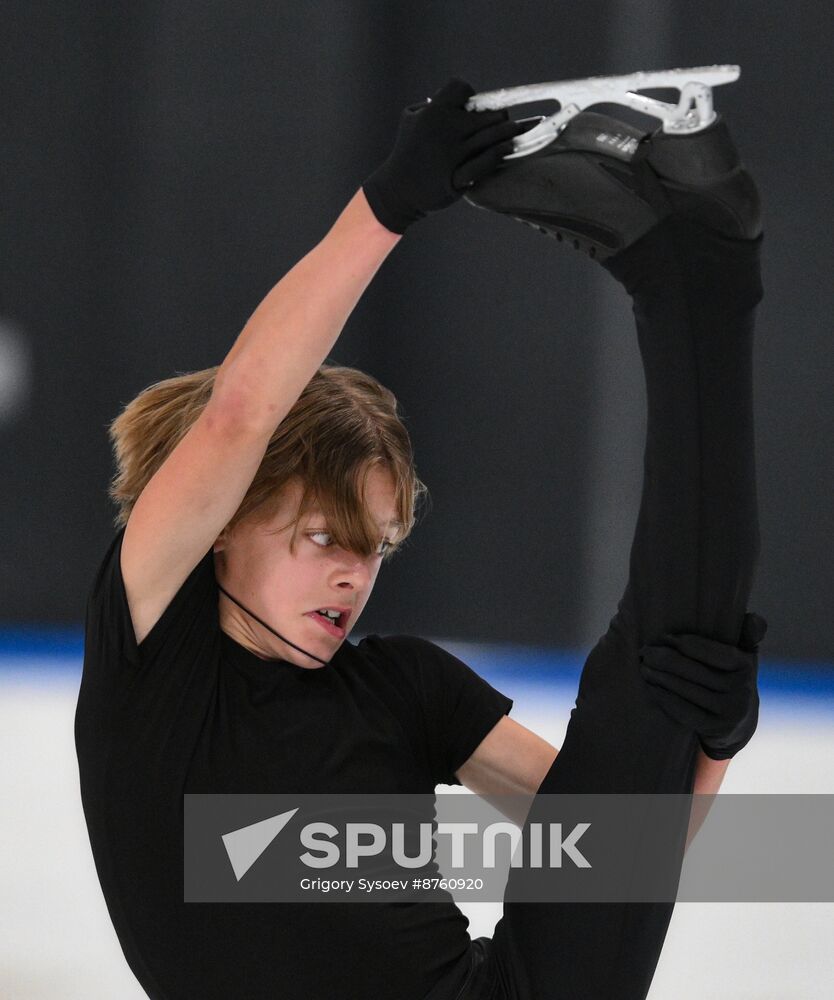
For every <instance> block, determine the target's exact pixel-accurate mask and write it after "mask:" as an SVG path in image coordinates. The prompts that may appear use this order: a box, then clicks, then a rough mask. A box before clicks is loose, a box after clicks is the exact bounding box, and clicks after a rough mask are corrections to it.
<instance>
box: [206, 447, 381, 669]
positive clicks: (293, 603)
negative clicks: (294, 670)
mask: <svg viewBox="0 0 834 1000" xmlns="http://www.w3.org/2000/svg"><path fill="white" fill-rule="evenodd" d="M301 496H302V487H301V484H300V483H293V484H291V485H290V486H288V487H287V489H286V490H285V492H284V494H283V497H282V502H281V506H280V508H279V509H278V511H277V513H276V514H275V516H274V517H273V518H271V519H270V520H269V521H268V522H266V523H265V524H261V525H252V524H248V523H246V522H244V523H241V524H239V525H237V526H236V528H235V529H234V531H232V532H224V533H223V534H222V535H221V536H220V537H219V538H218V539H217V541H216V542H215V544H214V553H215V572H216V575H217V580H218V582H219V583H220V584H221V586H223V587H224V589H226V590H228V592H229V593H230V594H231V595H232V596H233V597H234V598H235V599H236V600H238V601H239V602H240V603H241V604H243V605H244V606H245V607H247V608H248V609H249V610H250V611H252V612H254V614H256V615H257V616H258V618H261V619H263V621H265V622H267V623H268V624H269V625H270V626H271V627H272V628H274V629H275V630H276V632H280V633H281V635H283V636H284V637H285V638H287V639H288V640H290V642H293V643H295V645H296V646H300V647H301V648H302V649H305V650H308V651H309V652H310V653H313V654H314V655H315V656H317V657H320V658H321V659H322V660H325V661H327V660H330V659H331V657H332V656H333V654H334V653H335V652H336V650H337V649H338V648H339V646H341V644H342V643H343V642H344V640H345V639H346V638H347V635H348V633H349V632H350V631H351V629H352V628H353V627H354V625H355V624H356V621H357V619H358V618H359V615H360V614H361V613H362V610H363V609H364V607H365V605H366V604H367V602H368V598H369V597H370V596H371V591H372V590H373V586H374V583H375V582H376V578H377V574H378V573H379V569H380V566H381V564H382V556H383V554H384V552H385V551H386V550H387V545H386V543H391V542H393V541H395V540H396V537H397V530H398V521H397V507H396V495H395V485H394V480H393V478H392V477H391V474H390V473H389V472H388V471H387V470H385V469H381V468H379V467H378V466H374V467H372V469H371V471H370V472H369V474H368V477H367V480H366V486H365V501H366V504H367V506H368V509H369V510H370V512H371V514H372V516H373V519H374V521H375V523H376V525H377V528H378V529H379V535H378V540H379V545H378V547H377V551H376V553H374V554H372V555H369V556H364V557H363V556H360V555H357V554H356V553H353V552H348V551H346V550H345V549H341V548H339V547H338V546H337V545H336V543H335V542H334V541H333V539H332V537H331V536H330V535H329V534H327V523H326V521H325V518H324V515H323V514H322V513H320V512H319V511H315V510H314V511H312V512H311V513H309V514H307V515H306V516H305V517H304V518H302V520H301V521H300V522H299V525H298V536H297V540H296V550H295V554H293V553H292V552H291V551H290V538H291V536H292V527H291V526H286V527H284V528H283V529H282V530H280V531H276V529H277V528H279V527H280V526H281V525H288V522H289V521H290V519H291V518H293V517H294V516H295V515H296V514H297V512H298V509H299V504H300V501H301ZM319 608H322V609H323V608H347V609H349V612H348V613H347V614H346V615H345V616H344V617H342V618H340V620H339V622H338V624H339V625H340V626H342V628H341V630H340V631H339V632H337V631H336V630H334V629H333V628H332V627H331V626H328V625H327V624H326V623H323V622H322V621H321V617H320V616H319V615H317V614H315V613H314V614H312V615H311V612H315V611H316V610H317V609H319ZM220 624H221V627H222V628H223V631H224V632H227V633H228V634H229V635H230V636H231V637H232V638H233V639H235V640H236V641H237V642H239V643H240V644H241V645H243V646H245V647H246V648H248V649H249V650H250V651H252V652H254V653H256V654H257V655H258V656H260V657H262V658H264V659H282V660H289V661H290V662H291V663H294V664H296V665H298V666H301V667H311V668H314V667H320V666H322V664H320V663H319V662H318V661H317V660H314V659H313V658H312V657H310V656H307V655H305V654H304V653H302V652H300V651H299V650H296V649H294V648H293V647H292V646H290V645H289V644H288V643H286V642H283V641H282V640H281V639H279V638H278V637H277V636H276V635H273V633H272V632H270V631H269V630H268V629H265V628H264V627H263V626H262V625H260V624H259V623H258V622H257V621H255V620H254V619H253V618H252V617H251V616H250V615H248V614H246V612H245V611H243V610H242V609H240V608H239V607H238V606H237V605H236V604H234V603H233V602H231V601H229V600H228V599H227V598H226V597H225V596H224V595H222V594H221V595H220Z"/></svg>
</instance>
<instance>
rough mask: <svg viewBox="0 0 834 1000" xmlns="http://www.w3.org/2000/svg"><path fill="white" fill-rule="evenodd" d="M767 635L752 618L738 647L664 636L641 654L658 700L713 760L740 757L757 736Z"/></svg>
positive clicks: (761, 622)
mask: <svg viewBox="0 0 834 1000" xmlns="http://www.w3.org/2000/svg"><path fill="white" fill-rule="evenodd" d="M765 632H767V622H766V621H765V620H764V618H762V617H761V616H760V615H757V614H746V615H745V616H744V621H743V624H742V627H741V634H740V636H739V641H738V645H737V646H733V645H730V644H729V643H723V642H717V641H716V640H714V639H707V638H705V637H704V636H701V635H664V636H663V637H662V638H661V640H660V642H659V643H658V644H656V645H651V646H643V648H642V649H641V650H640V662H641V667H640V673H641V674H642V675H643V678H644V679H645V681H646V683H647V685H648V691H649V695H650V696H651V698H652V700H653V701H654V702H655V703H656V704H658V705H659V706H660V707H661V708H662V709H663V711H664V712H666V714H667V715H669V716H671V718H673V719H675V720H676V721H677V722H680V723H681V724H682V725H683V726H686V728H687V729H692V730H694V731H695V732H696V733H697V734H698V738H699V740H700V743H701V748H702V749H703V751H704V753H705V754H706V755H707V756H708V757H712V759H713V760H729V758H730V757H734V756H735V755H736V754H737V753H738V752H739V750H741V749H742V747H744V746H745V745H746V744H747V743H748V741H749V740H750V738H751V737H752V735H753V733H754V732H755V731H756V724H757V722H758V719H759V692H758V689H757V687H756V679H757V675H758V665H759V660H758V644H759V642H761V640H762V639H763V638H764V635H765Z"/></svg>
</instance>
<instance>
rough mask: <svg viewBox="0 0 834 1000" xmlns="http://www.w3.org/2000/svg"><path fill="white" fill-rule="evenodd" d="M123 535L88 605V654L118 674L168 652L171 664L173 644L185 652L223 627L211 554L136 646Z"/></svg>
mask: <svg viewBox="0 0 834 1000" xmlns="http://www.w3.org/2000/svg"><path fill="white" fill-rule="evenodd" d="M124 532H125V529H124V527H122V528H121V529H120V530H119V531H118V533H117V534H116V536H115V537H114V538H113V540H112V542H111V543H110V546H109V547H108V549H107V552H106V554H105V556H104V558H103V560H102V562H101V564H100V566H99V569H98V572H97V573H96V576H95V579H94V581H93V585H92V587H91V590H90V593H89V597H88V601H87V626H86V640H85V645H86V647H87V649H86V652H87V653H88V654H89V655H90V657H91V658H98V657H100V658H102V659H104V660H107V661H108V667H109V669H110V670H114V669H118V664H119V663H126V664H129V665H130V666H133V667H142V666H145V665H147V664H149V663H151V662H152V661H153V660H154V659H155V658H158V657H160V656H162V655H163V653H164V654H165V659H166V660H167V659H168V655H167V654H168V653H170V654H171V655H172V657H173V656H175V655H176V652H177V650H174V649H171V648H170V647H171V646H172V645H176V646H177V647H178V648H179V650H180V651H183V650H184V649H187V648H188V647H189V646H193V645H194V643H195V641H196V642H197V643H198V644H199V642H200V640H205V638H206V637H207V634H209V633H211V631H212V630H213V629H214V630H216V629H217V628H218V627H219V625H218V614H217V581H216V578H215V575H214V559H213V555H212V552H211V550H209V551H208V552H207V553H206V554H205V556H204V557H203V558H202V559H201V560H200V562H199V563H198V564H197V565H196V566H195V567H194V569H193V570H192V571H191V573H190V574H189V576H188V577H187V579H186V580H185V581H184V582H183V584H182V585H181V587H180V588H179V590H178V591H177V593H176V594H175V595H174V596H173V598H172V599H171V601H170V602H169V604H168V606H167V607H166V608H165V610H164V611H163V612H162V615H161V616H160V617H159V619H158V620H157V621H156V623H155V624H154V626H153V628H152V629H151V631H150V632H149V633H148V634H147V635H146V636H145V637H144V639H143V640H142V642H141V643H140V644H138V645H137V642H136V633H135V631H134V628H133V621H132V619H131V616H130V606H129V604H128V601H127V594H126V591H125V585H124V581H123V579H122V571H121V549H122V540H123V538H124ZM114 661H115V662H114Z"/></svg>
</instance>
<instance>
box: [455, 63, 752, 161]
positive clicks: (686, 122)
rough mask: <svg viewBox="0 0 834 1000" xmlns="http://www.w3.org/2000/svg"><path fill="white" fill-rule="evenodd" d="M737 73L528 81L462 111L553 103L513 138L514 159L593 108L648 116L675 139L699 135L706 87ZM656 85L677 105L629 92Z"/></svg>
mask: <svg viewBox="0 0 834 1000" xmlns="http://www.w3.org/2000/svg"><path fill="white" fill-rule="evenodd" d="M740 74H741V67H740V66H729V65H728V66H693V67H689V68H688V69H666V70H651V71H648V72H639V73H628V74H626V75H624V76H589V77H585V78H584V79H580V80H555V81H553V82H551V83H531V84H526V85H524V86H521V87H504V88H502V89H501V90H485V91H483V92H482V93H480V94H473V95H472V97H470V98H469V100H468V101H467V103H466V110H467V111H496V110H499V109H501V108H508V107H512V105H514V104H528V103H531V102H532V101H547V100H556V101H558V102H559V104H560V105H561V108H560V110H559V111H557V112H556V113H555V114H553V115H550V116H545V115H541V116H534V118H535V117H538V118H539V124H538V125H536V126H535V127H534V128H532V129H529V130H528V131H527V132H524V133H522V134H521V135H517V136H515V137H514V138H513V152H512V153H508V154H507V155H506V156H505V157H504V159H505V160H515V159H518V158H519V157H522V156H529V155H530V154H531V153H535V152H537V151H538V150H539V149H543V148H544V147H545V146H547V145H548V144H549V143H551V142H553V140H554V139H555V138H556V136H557V135H559V133H560V132H561V131H562V130H563V129H564V128H565V127H566V126H567V124H568V122H569V121H570V120H571V119H572V118H574V117H575V116H576V115H578V114H579V112H580V111H583V110H584V109H585V108H587V107H590V106H591V105H593V104H602V103H606V104H621V105H623V106H624V107H627V108H633V109H634V110H635V111H642V112H643V113H644V114H647V115H653V116H654V117H655V118H659V119H660V120H661V122H662V123H663V131H664V132H668V133H673V134H677V135H690V134H692V133H693V132H701V131H702V130H703V129H705V128H707V127H708V126H710V125H711V124H712V123H713V122H714V121H715V119H716V114H715V111H714V110H713V106H712V88H713V87H717V86H720V85H721V84H724V83H733V82H734V81H735V80H737V79H738V78H739V76H740ZM657 87H674V88H675V89H677V90H679V91H680V95H681V96H680V100H679V101H678V103H677V104H669V103H667V102H666V101H658V100H655V99H654V98H652V97H646V96H645V94H638V93H635V91H638V90H648V89H651V88H657ZM520 120H521V121H531V120H533V119H529V118H523V119H520Z"/></svg>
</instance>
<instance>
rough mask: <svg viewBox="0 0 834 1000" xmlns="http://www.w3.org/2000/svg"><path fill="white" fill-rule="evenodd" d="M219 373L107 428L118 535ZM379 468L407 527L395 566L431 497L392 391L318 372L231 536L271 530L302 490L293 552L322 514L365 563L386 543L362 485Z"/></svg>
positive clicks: (127, 410)
mask: <svg viewBox="0 0 834 1000" xmlns="http://www.w3.org/2000/svg"><path fill="white" fill-rule="evenodd" d="M218 368H219V366H214V367H212V368H206V369H203V370H202V371H197V372H186V373H181V374H178V375H176V376H174V377H173V378H168V379H164V380H163V381H161V382H156V383H154V384H153V385H150V386H148V387H147V388H146V389H143V390H142V391H141V392H140V393H139V395H138V396H136V397H135V398H134V399H133V400H131V402H130V403H128V404H127V405H126V406H125V407H124V409H123V410H122V412H121V413H120V414H119V415H118V416H117V417H116V418H115V419H114V420H113V421H112V423H111V424H110V425H109V427H108V434H109V437H110V440H111V442H112V445H113V449H114V453H115V458H116V466H117V470H118V471H117V473H116V475H115V476H114V477H113V480H112V481H111V484H110V487H109V489H108V494H109V496H110V498H111V499H112V500H113V501H114V502H115V503H116V504H117V506H118V508H119V509H118V513H117V515H116V519H115V521H116V526H117V527H118V528H120V527H122V526H123V525H125V524H127V520H128V518H129V516H130V512H131V510H132V509H133V505H134V504H135V503H136V500H137V499H138V497H139V494H140V493H141V492H142V490H143V489H144V488H145V486H146V485H147V483H148V481H149V480H150V479H151V477H152V476H153V474H154V473H155V472H156V470H157V469H158V468H159V467H160V466H161V465H162V463H163V462H164V461H165V459H166V458H167V457H168V455H169V454H170V453H171V452H172V451H173V450H174V448H175V447H176V445H177V443H178V442H179V441H180V440H181V439H182V437H183V436H184V435H185V433H186V432H187V431H188V429H189V427H191V425H192V424H193V423H194V421H195V420H196V419H197V417H198V416H199V415H200V413H202V411H203V408H204V407H205V406H206V404H207V403H208V401H209V398H210V397H211V393H212V389H213V387H214V379H215V375H216V374H217V371H218ZM375 465H377V466H380V467H381V468H384V469H386V470H387V471H388V472H390V474H391V476H392V478H393V480H394V483H395V495H396V508H397V519H398V520H399V521H401V522H402V525H403V527H402V528H401V529H399V532H398V535H397V538H396V542H395V544H394V545H392V546H391V547H389V548H388V549H387V551H386V552H385V553H384V555H383V559H389V558H390V557H391V556H392V555H393V554H394V552H395V551H396V550H397V549H398V548H400V546H401V545H402V543H403V542H404V541H405V539H406V538H407V537H408V536H409V534H410V533H411V531H412V529H413V527H414V525H415V523H416V520H417V514H418V510H417V508H418V505H419V503H420V501H421V500H422V499H423V498H424V497H427V496H428V489H427V487H426V486H425V484H423V483H422V482H421V481H420V479H419V478H418V477H417V472H416V469H415V466H414V457H413V452H412V447H411V439H410V438H409V435H408V432H407V430H406V428H405V426H404V424H403V422H402V419H401V417H400V414H399V413H398V403H397V399H396V397H395V396H394V394H393V393H392V392H391V391H390V390H389V389H386V388H385V386H383V385H382V384H381V383H380V382H378V381H377V380H376V379H375V378H373V376H371V375H368V374H366V373H365V372H362V371H360V370H359V369H356V368H346V367H342V366H339V365H330V364H322V365H321V366H320V367H319V369H318V371H317V372H316V373H315V375H313V377H312V378H311V379H310V381H309V382H308V383H307V385H306V386H305V388H304V390H303V391H302V393H301V395H300V396H299V398H298V399H297V400H296V402H295V404H294V405H293V407H292V409H291V410H290V411H289V413H288V414H287V415H286V416H285V417H284V419H283V420H282V421H281V423H280V424H279V425H278V427H277V428H276V429H275V431H274V433H273V434H272V437H271V438H270V440H269V444H268V446H267V449H266V454H265V455H264V457H263V460H262V461H261V464H260V466H259V468H258V471H257V472H256V473H255V477H254V479H253V480H252V483H251V485H250V486H249V489H248V491H247V492H246V495H245V496H244V498H243V500H242V501H241V504H240V506H239V507H238V509H237V511H236V512H235V514H234V516H233V517H232V519H231V521H229V523H228V524H227V525H226V529H227V530H228V531H232V530H233V529H234V528H235V526H236V525H238V524H239V523H241V522H242V521H244V520H246V521H247V522H249V523H251V524H255V525H257V524H263V523H265V522H266V521H268V520H270V519H271V518H272V517H274V516H275V513H276V512H277V509H278V505H279V503H280V501H281V497H282V491H283V490H284V489H285V488H286V487H287V485H288V484H289V483H290V482H292V481H297V482H300V483H301V486H302V487H303V495H302V499H301V503H300V506H299V508H298V513H297V515H296V516H295V517H294V518H293V519H292V520H291V521H290V522H289V523H290V524H292V525H293V533H292V538H291V541H290V548H291V551H292V552H295V545H296V540H297V535H298V524H299V522H300V521H301V519H302V518H303V517H305V515H306V514H307V513H308V512H309V511H310V509H311V507H313V506H314V505H316V504H318V505H319V506H320V507H321V510H322V513H323V514H324V517H325V519H326V522H327V530H328V532H329V533H330V535H331V537H332V539H333V541H334V542H335V544H336V545H339V546H340V547H342V548H345V549H347V550H348V551H351V552H357V553H359V554H360V555H363V556H368V555H370V554H371V553H373V552H376V551H378V547H379V543H380V539H379V533H378V528H377V527H376V525H375V523H374V520H373V518H372V516H371V513H370V511H368V510H367V508H366V507H365V505H364V502H363V494H364V482H365V477H366V476H367V474H368V472H369V471H370V469H371V468H372V467H373V466H375ZM218 475H222V472H218ZM282 527H286V525H284V526H282ZM276 530H280V529H276Z"/></svg>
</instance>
